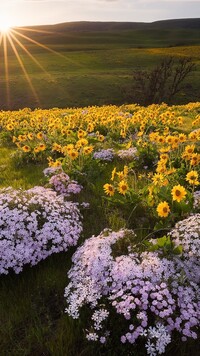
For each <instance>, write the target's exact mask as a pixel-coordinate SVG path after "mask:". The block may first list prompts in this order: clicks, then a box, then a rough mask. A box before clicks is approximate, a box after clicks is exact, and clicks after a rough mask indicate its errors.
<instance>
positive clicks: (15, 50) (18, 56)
mask: <svg viewBox="0 0 200 356" xmlns="http://www.w3.org/2000/svg"><path fill="white" fill-rule="evenodd" d="M7 38H8V40H9V42H10V45H11V47H12V49H13V52H14V54H15V56H16V58H17V60H18V62H19V65H20V67H21V69H22V71H23V73H24V76H25V78H26V80H27V82H28V84H29V87H30V89H31V91H32V93H33V95H34V98H35V99H36V101H37V104H40V100H39V97H38V95H37V93H36V90H35V88H34V86H33V84H32V81H31V79H30V77H29V74H28V72H27V71H26V68H25V66H24V64H23V62H22V59H21V57H20V55H19V53H18V52H17V49H16V47H15V44H14V42H13V39H12V38H11V36H10V34H9V33H8V34H7Z"/></svg>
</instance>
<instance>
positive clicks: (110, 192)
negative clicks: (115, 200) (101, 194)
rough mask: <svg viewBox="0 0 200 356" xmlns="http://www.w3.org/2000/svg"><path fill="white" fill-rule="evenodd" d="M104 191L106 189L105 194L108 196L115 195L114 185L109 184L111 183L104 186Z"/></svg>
mask: <svg viewBox="0 0 200 356" xmlns="http://www.w3.org/2000/svg"><path fill="white" fill-rule="evenodd" d="M103 189H104V191H105V193H106V194H107V195H109V196H110V197H112V196H113V195H114V193H115V188H114V187H113V185H112V184H109V183H106V184H104V186H103Z"/></svg>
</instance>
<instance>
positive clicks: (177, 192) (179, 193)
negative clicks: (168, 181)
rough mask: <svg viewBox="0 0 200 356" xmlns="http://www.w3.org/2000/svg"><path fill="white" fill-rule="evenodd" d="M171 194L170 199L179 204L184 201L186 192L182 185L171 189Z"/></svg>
mask: <svg viewBox="0 0 200 356" xmlns="http://www.w3.org/2000/svg"><path fill="white" fill-rule="evenodd" d="M171 194H172V199H173V200H174V201H177V202H178V203H180V201H181V200H183V199H185V196H186V194H187V192H186V190H185V188H184V187H183V186H182V185H180V184H178V185H175V186H174V187H173V188H172V190H171Z"/></svg>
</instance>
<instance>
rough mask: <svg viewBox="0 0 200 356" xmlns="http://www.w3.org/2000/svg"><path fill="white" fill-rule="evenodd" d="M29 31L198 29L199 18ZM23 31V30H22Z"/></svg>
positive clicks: (67, 24) (73, 24)
mask: <svg viewBox="0 0 200 356" xmlns="http://www.w3.org/2000/svg"><path fill="white" fill-rule="evenodd" d="M29 28H31V29H36V30H41V31H52V32H65V31H68V32H79V31H87V32H88V31H89V32H90V31H123V30H126V31H127V30H147V29H148V30H150V29H152V30H154V29H162V30H163V29H166V30H169V29H170V30H172V29H173V30H178V29H195V30H197V29H199V30H200V18H196V19H174V20H162V21H154V22H151V23H148V22H93V21H91V22H90V21H78V22H65V23H59V24H55V25H44V26H31V27H29ZM24 30H25V28H24Z"/></svg>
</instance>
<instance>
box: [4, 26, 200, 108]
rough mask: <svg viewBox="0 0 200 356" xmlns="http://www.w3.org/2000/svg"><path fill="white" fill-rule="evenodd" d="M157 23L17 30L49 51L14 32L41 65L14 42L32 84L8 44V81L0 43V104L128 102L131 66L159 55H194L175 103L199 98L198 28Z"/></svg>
mask: <svg viewBox="0 0 200 356" xmlns="http://www.w3.org/2000/svg"><path fill="white" fill-rule="evenodd" d="M77 26H78V25H77ZM157 26H158V25H157ZM159 26H160V25H159ZM159 26H158V28H151V29H148V31H147V30H146V29H143V28H142V29H134V30H133V29H129V30H124V29H123V30H121V31H119V29H115V30H110V29H108V30H101V31H100V30H99V31H97V30H94V28H93V29H92V30H91V31H88V30H86V29H85V30H84V31H81V29H80V31H77V29H76V30H73V31H72V30H70V28H68V27H59V25H58V26H57V27H55V28H54V27H53V28H51V27H50V28H49V27H47V30H48V31H50V33H48V34H46V33H43V32H42V33H36V32H31V31H25V30H20V29H18V30H17V31H18V32H20V33H21V34H23V35H25V36H28V37H30V38H31V39H32V40H35V41H38V42H39V43H41V44H42V45H44V46H47V47H49V48H50V51H48V50H47V49H44V48H42V47H41V46H37V45H36V44H35V43H32V42H30V41H28V40H27V39H26V38H24V37H21V36H18V37H17V38H18V40H20V42H21V43H22V45H24V46H25V47H26V48H27V50H28V51H29V52H30V53H31V54H32V55H33V56H34V58H35V60H37V61H38V64H39V65H38V64H36V63H34V61H33V58H30V56H28V54H27V53H25V52H24V51H23V50H22V48H21V47H20V45H19V44H18V43H16V49H17V51H18V53H19V55H20V59H21V61H22V63H23V65H24V68H25V70H26V72H27V74H26V76H27V77H29V78H30V81H31V83H32V84H30V83H28V81H27V78H26V77H25V75H24V71H23V70H22V69H21V68H20V64H19V61H18V60H17V58H16V56H15V54H14V53H13V50H12V49H11V48H10V46H9V45H8V48H7V52H8V76H9V81H8V82H7V80H6V77H5V63H4V55H3V46H1V48H0V57H1V58H2V62H1V66H0V78H1V80H0V93H1V97H0V109H9V108H10V109H12V110H13V109H19V108H23V107H25V106H26V107H31V108H35V107H42V108H52V107H78V106H87V105H102V104H122V103H123V102H125V101H126V96H125V94H124V92H125V90H124V89H125V88H127V87H129V86H130V85H131V82H132V73H133V71H134V70H144V69H145V70H146V69H147V70H149V69H151V68H153V67H154V66H155V65H156V64H158V63H159V62H160V61H161V59H162V58H163V57H165V56H172V55H173V56H188V57H192V59H193V61H194V62H195V63H196V71H195V72H192V73H191V75H190V76H188V78H187V79H186V89H185V90H184V91H183V92H181V93H180V94H179V95H178V96H177V97H176V98H175V102H176V103H186V102H188V101H192V100H199V92H200V87H199V83H200V54H199V53H200V47H199V45H200V39H199V31H198V30H197V29H186V28H176V29H174V28H173V29H171V28H170V27H169V28H168V29H165V28H164V29H163V28H162V26H161V27H160V28H159ZM45 29H46V27H44V28H43V27H42V28H39V30H45ZM55 29H56V30H55ZM15 35H16V34H15ZM52 51H55V52H52ZM41 66H42V67H43V70H42V68H41ZM31 85H32V88H31ZM33 88H34V89H33ZM34 90H35V94H34V93H33V91H34ZM8 93H9V96H10V99H8ZM55 93H56V95H55Z"/></svg>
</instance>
